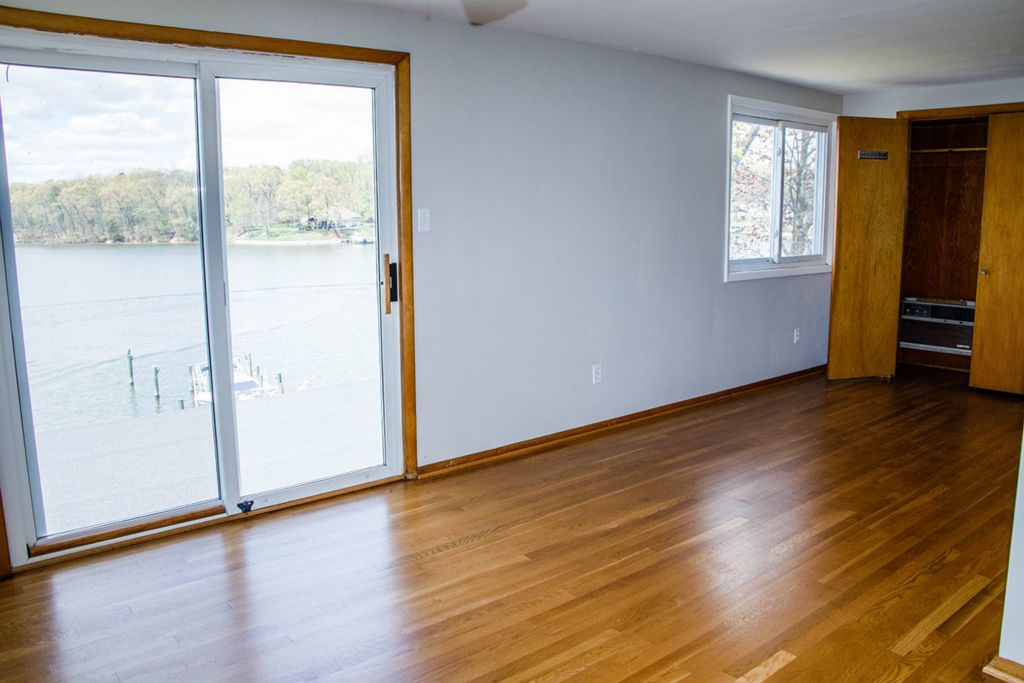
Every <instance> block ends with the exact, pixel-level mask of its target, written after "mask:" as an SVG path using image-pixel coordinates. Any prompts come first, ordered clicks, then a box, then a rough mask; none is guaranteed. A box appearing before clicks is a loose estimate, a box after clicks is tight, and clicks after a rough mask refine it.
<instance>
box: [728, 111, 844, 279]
mask: <svg viewBox="0 0 1024 683" xmlns="http://www.w3.org/2000/svg"><path fill="white" fill-rule="evenodd" d="M835 120H836V115H835V114H831V113H828V112H820V111H815V110H812V109H804V108H801V107H792V106H788V105H782V104H775V103H772V102H764V101H761V100H752V99H749V98H745V97H737V96H735V95H731V96H730V97H729V144H728V154H729V164H728V174H729V175H728V195H727V196H728V206H727V207H726V245H725V246H726V250H725V251H726V267H725V279H726V281H731V280H749V279H755V278H762V277H778V276H783V275H803V274H809V273H822V272H828V271H829V269H830V265H829V262H830V258H831V241H832V240H831V236H832V230H831V222H832V219H831V213H832V212H831V210H830V204H829V198H830V195H831V191H830V190H831V187H832V184H833V183H832V178H833V173H832V170H831V169H832V163H831V159H832V158H833V149H832V148H833V139H834V137H835V136H834V128H835Z"/></svg>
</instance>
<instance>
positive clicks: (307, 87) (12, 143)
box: [0, 65, 373, 183]
mask: <svg viewBox="0 0 1024 683" xmlns="http://www.w3.org/2000/svg"><path fill="white" fill-rule="evenodd" d="M219 88H220V107H221V131H222V140H221V146H222V150H223V155H224V159H225V162H226V163H227V164H230V165H232V166H249V165H256V164H273V165H276V166H280V167H281V168H286V167H287V166H288V164H289V163H290V162H291V161H293V160H295V159H306V158H315V159H334V160H338V161H347V160H358V159H361V158H367V157H369V156H370V154H371V153H372V149H373V116H372V111H373V104H372V93H371V91H370V90H368V89H365V88H349V87H340V86H331V85H311V84H304V83H276V82H269V81H244V80H232V79H224V80H221V81H220V83H219ZM0 107H2V112H3V133H4V142H5V147H6V152H7V166H8V174H9V176H10V180H11V182H14V183H18V182H24V183H34V182H40V181H44V180H50V179H53V180H60V179H67V178H74V177H80V176H84V175H90V174H111V173H119V172H122V171H133V170H136V169H140V168H147V169H181V170H187V171H192V172H195V170H196V124H195V100H194V90H193V81H192V80H191V79H187V78H169V77H162V76H138V75H129V74H109V73H99V72H90V71H72V70H66V69H51V68H40V67H25V66H7V65H0Z"/></svg>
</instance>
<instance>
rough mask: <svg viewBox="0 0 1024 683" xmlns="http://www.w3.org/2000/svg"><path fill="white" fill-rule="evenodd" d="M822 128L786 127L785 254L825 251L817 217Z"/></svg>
mask: <svg viewBox="0 0 1024 683" xmlns="http://www.w3.org/2000/svg"><path fill="white" fill-rule="evenodd" d="M822 137H824V136H823V135H822V134H821V133H819V132H818V131H813V130H804V129H801V128H789V127H787V128H786V130H785V157H784V159H783V180H782V255H783V256H812V255H814V254H820V253H821V246H820V245H819V244H818V239H817V230H816V229H815V228H816V225H815V219H816V217H817V215H818V212H817V202H818V200H819V198H818V173H819V169H818V149H819V145H820V144H822V142H821V138H822Z"/></svg>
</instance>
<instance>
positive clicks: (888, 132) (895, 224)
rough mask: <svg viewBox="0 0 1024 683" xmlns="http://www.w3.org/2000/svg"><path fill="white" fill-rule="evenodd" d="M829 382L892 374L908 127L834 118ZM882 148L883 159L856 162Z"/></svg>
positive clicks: (884, 121)
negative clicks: (836, 140)
mask: <svg viewBox="0 0 1024 683" xmlns="http://www.w3.org/2000/svg"><path fill="white" fill-rule="evenodd" d="M838 130H839V171H838V193H837V201H836V249H835V262H834V263H833V266H832V303H831V306H832V313H831V318H830V322H829V352H828V377H829V379H849V378H855V377H872V376H874V377H890V376H892V375H893V373H895V371H896V349H897V337H898V330H899V313H900V262H901V257H902V254H903V223H904V218H905V215H906V198H907V164H908V156H909V154H908V140H907V135H908V133H907V122H906V121H896V120H888V119H866V118H853V117H846V116H841V117H839V129H838ZM858 150H884V151H887V152H888V153H889V158H888V160H885V161H877V160H865V159H858V158H857V152H858Z"/></svg>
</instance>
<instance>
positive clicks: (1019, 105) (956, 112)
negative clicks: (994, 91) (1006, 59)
mask: <svg viewBox="0 0 1024 683" xmlns="http://www.w3.org/2000/svg"><path fill="white" fill-rule="evenodd" d="M1020 111H1024V102H1006V103H1002V104H977V105H971V106H968V107H940V108H938V109H912V110H908V111H898V112H896V118H898V119H903V120H906V121H918V120H935V119H964V118H972V117H976V116H990V115H992V114H1009V113H1013V112H1020Z"/></svg>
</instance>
